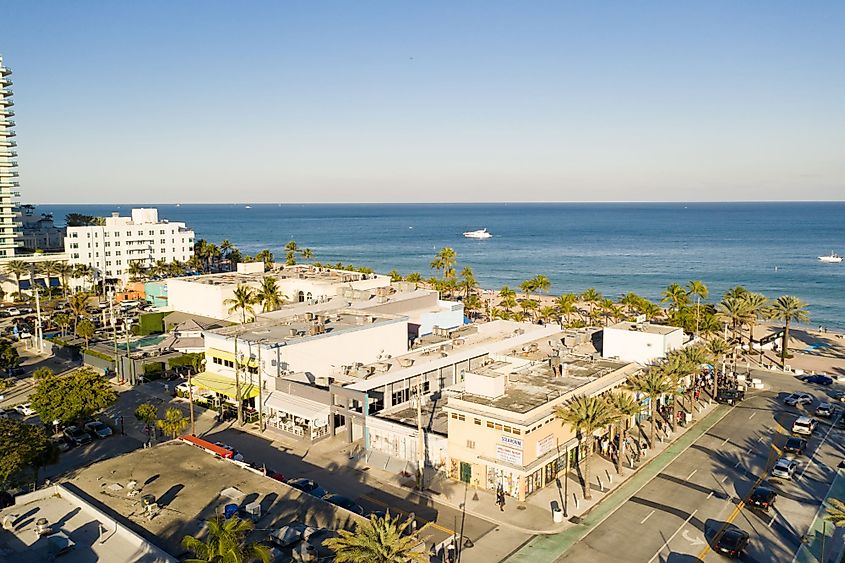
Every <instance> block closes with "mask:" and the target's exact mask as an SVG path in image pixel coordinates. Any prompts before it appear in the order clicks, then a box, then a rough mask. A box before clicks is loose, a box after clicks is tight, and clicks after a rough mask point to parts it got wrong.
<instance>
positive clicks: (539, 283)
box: [531, 274, 552, 293]
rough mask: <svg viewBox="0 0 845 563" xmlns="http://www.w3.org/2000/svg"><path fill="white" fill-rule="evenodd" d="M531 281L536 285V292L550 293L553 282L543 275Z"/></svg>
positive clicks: (538, 275)
mask: <svg viewBox="0 0 845 563" xmlns="http://www.w3.org/2000/svg"><path fill="white" fill-rule="evenodd" d="M531 281H532V283H533V285H534V291H539V292H541V293H548V292H549V290H550V289H551V288H552V282H551V280H550V279H549V278H548V277H546V276H544V275H543V274H537V275H536V276H534V278H533V279H532V280H531Z"/></svg>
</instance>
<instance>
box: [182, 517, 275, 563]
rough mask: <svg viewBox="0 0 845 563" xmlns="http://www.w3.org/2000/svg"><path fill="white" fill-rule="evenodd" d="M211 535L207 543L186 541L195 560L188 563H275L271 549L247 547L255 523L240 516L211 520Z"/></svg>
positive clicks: (259, 546) (260, 546) (183, 541)
mask: <svg viewBox="0 0 845 563" xmlns="http://www.w3.org/2000/svg"><path fill="white" fill-rule="evenodd" d="M206 524H207V526H208V534H207V535H206V539H205V541H201V540H199V539H197V538H196V537H194V536H185V537H184V538H182V546H183V547H184V548H185V549H187V550H188V551H190V552H192V553H193V554H194V556H195V557H194V558H193V559H185V560H184V561H185V563H198V562H214V563H245V562H247V561H255V560H256V559H260V560H261V561H263V562H264V563H269V562H270V561H272V556H271V554H270V550H269V548H268V547H267V546H266V545H264V544H261V543H246V536H247V534H248V533H249V532H250V531H251V530H252V522H250V521H249V520H241V519H240V518H238V517H237V516H235V517H232V518H229V519H228V520H224V519H222V518H217V519H214V520H208V521H207V522H206Z"/></svg>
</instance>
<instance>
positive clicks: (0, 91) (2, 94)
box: [0, 88, 12, 98]
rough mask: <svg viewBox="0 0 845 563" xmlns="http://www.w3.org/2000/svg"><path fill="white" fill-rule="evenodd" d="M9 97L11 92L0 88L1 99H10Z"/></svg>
mask: <svg viewBox="0 0 845 563" xmlns="http://www.w3.org/2000/svg"><path fill="white" fill-rule="evenodd" d="M11 95H12V91H11V90H7V89H5V88H0V96H2V97H4V98H8V97H10V96H11Z"/></svg>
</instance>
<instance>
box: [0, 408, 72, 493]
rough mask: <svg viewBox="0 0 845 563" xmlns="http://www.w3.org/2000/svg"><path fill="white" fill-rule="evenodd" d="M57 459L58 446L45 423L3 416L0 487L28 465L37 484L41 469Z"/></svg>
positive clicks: (0, 446) (0, 427)
mask: <svg viewBox="0 0 845 563" xmlns="http://www.w3.org/2000/svg"><path fill="white" fill-rule="evenodd" d="M57 459H58V448H56V446H55V444H53V443H52V442H51V441H50V437H49V436H48V435H47V432H46V431H45V430H44V427H43V426H40V425H35V424H26V423H25V422H21V421H19V420H12V419H8V418H0V488H5V487H4V486H3V485H5V483H7V482H8V481H9V479H10V478H11V477H13V476H14V475H15V474H17V473H19V472H20V471H21V470H23V469H24V468H26V467H27V466H30V467H31V468H32V471H33V478H34V481H35V484H36V486H37V485H38V470H39V469H40V468H42V467H45V466H46V465H49V464H51V463H55V462H56V460H57Z"/></svg>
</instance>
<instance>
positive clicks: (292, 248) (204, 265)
mask: <svg viewBox="0 0 845 563" xmlns="http://www.w3.org/2000/svg"><path fill="white" fill-rule="evenodd" d="M284 250H285V264H287V265H289V266H292V265H294V264H296V261H297V258H301V259H303V260H311V259H313V258H314V252H313V251H312V250H311V249H310V248H300V247H299V245H298V244H297V243H296V241H293V240H292V241H290V242H288V243H287V244H286V245H285V248H284ZM193 258H195V259H196V261H195V262H194V263H193V264H192V263H190V262H189V263H188V265H189V267H191V268H193V269H194V270H195V271H198V272H210V271H212V270H214V269H219V268H220V265H221V263H223V262H228V263H229V268H230V269H232V270H234V269H235V267H236V266H237V264H238V262H264V266H265V268H268V269H269V268H270V267H271V266H272V265H273V263H274V261H275V256H274V255H273V253H272V252H271V251H270V250H268V249H264V250H260V251H258V252H257V253H256V254H255V256H249V255H247V254H243V253H242V252H241V251H240V250H239V249H238V247H237V246H235V245H234V244H232V242H231V241H229V240H228V239H226V240H223V241H222V242H221V243H220V245H217V244H214V243H213V242H208V241H206V240H205V239H198V240H197V241H196V242H194V256H193Z"/></svg>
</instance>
